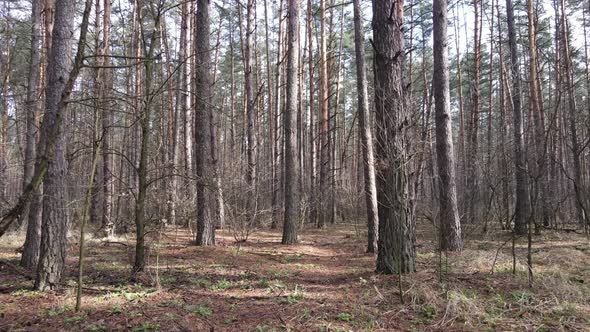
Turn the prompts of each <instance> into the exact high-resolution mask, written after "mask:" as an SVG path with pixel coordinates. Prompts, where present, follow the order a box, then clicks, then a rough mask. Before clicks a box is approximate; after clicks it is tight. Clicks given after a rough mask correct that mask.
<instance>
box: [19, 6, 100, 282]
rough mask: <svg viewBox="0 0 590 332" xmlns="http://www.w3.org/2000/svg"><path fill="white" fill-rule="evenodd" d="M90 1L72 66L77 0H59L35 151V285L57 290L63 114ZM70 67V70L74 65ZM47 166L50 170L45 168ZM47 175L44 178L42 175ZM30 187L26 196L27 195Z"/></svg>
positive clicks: (62, 243) (62, 247)
mask: <svg viewBox="0 0 590 332" xmlns="http://www.w3.org/2000/svg"><path fill="white" fill-rule="evenodd" d="M91 6H92V1H90V0H87V1H86V5H85V8H84V14H83V18H82V25H81V27H80V31H81V33H80V40H79V43H78V50H77V53H76V57H75V59H74V64H73V66H72V63H71V60H70V57H69V56H68V54H69V53H70V50H71V40H72V38H73V36H74V20H72V17H74V15H75V9H76V3H75V1H73V0H57V1H56V4H55V7H56V11H55V27H54V29H53V33H52V43H51V52H50V56H49V61H48V65H47V91H46V97H45V116H44V118H43V124H42V126H41V140H40V147H39V150H38V151H37V160H38V161H39V162H38V163H37V164H38V166H39V167H38V168H36V169H35V176H33V181H32V182H31V184H32V185H31V186H29V189H30V190H31V191H32V190H33V189H34V188H35V186H34V185H33V184H34V183H35V182H36V181H35V180H36V179H39V178H42V179H43V187H44V190H45V191H44V195H45V196H44V197H43V216H42V224H41V225H42V226H41V247H40V255H39V265H38V267H37V276H36V279H35V289H38V290H45V289H54V288H55V287H56V286H57V285H58V284H59V282H60V281H61V276H62V272H63V269H64V267H65V259H66V253H67V227H68V216H67V210H66V202H65V197H66V191H67V189H66V187H65V175H66V168H67V165H66V158H65V145H66V141H65V135H64V130H63V129H62V118H63V116H64V115H65V112H66V105H67V104H66V102H67V100H68V98H69V95H70V93H71V91H72V88H73V86H74V82H75V80H76V77H77V76H78V73H79V70H80V67H81V65H82V58H83V55H84V48H85V43H86V33H87V29H88V20H89V18H88V16H89V15H90V9H91ZM70 67H72V69H71V70H70ZM45 168H46V170H47V171H46V172H45ZM44 175H46V176H45V177H43V176H44ZM26 195H27V192H25V194H24V195H23V196H26Z"/></svg>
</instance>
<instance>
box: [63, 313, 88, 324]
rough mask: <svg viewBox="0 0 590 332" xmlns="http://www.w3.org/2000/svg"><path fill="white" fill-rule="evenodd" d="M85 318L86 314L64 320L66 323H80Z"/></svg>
mask: <svg viewBox="0 0 590 332" xmlns="http://www.w3.org/2000/svg"><path fill="white" fill-rule="evenodd" d="M84 318H86V315H85V314H81V315H76V316H72V317H66V318H64V323H75V322H79V321H82V320H84Z"/></svg>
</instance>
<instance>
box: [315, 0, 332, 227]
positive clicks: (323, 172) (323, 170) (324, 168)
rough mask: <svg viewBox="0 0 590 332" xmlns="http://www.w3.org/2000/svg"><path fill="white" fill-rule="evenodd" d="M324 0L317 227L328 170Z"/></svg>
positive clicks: (322, 221) (323, 218)
mask: <svg viewBox="0 0 590 332" xmlns="http://www.w3.org/2000/svg"><path fill="white" fill-rule="evenodd" d="M326 52H327V51H326V0H320V60H319V65H320V75H319V81H320V82H319V84H320V96H319V103H320V133H319V136H320V137H319V144H320V146H319V150H320V187H319V191H320V192H319V204H318V205H319V206H318V228H323V227H325V225H326V219H327V218H328V216H327V206H326V205H327V204H326V202H327V193H328V172H329V170H330V150H329V144H330V137H329V134H330V133H329V115H330V113H329V105H328V100H329V96H328V68H327V67H328V62H327V55H326Z"/></svg>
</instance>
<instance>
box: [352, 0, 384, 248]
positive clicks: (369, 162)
mask: <svg viewBox="0 0 590 332" xmlns="http://www.w3.org/2000/svg"><path fill="white" fill-rule="evenodd" d="M354 50H355V57H356V59H355V60H356V88H357V95H358V118H359V127H358V130H359V132H360V133H361V142H362V144H361V147H362V150H363V152H362V153H363V169H364V177H365V201H366V206H367V229H368V232H367V252H369V253H374V252H376V250H377V239H378V234H377V228H378V227H379V218H378V215H377V188H376V184H375V157H374V156H373V133H372V131H371V117H370V114H369V94H368V92H367V75H366V69H365V45H364V36H363V26H362V12H361V3H360V0H354Z"/></svg>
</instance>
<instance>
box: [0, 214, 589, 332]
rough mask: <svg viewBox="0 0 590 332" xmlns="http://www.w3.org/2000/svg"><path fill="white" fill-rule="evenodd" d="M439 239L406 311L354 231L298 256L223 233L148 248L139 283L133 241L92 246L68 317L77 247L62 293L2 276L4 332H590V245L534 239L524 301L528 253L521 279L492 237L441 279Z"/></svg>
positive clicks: (306, 239)
mask: <svg viewBox="0 0 590 332" xmlns="http://www.w3.org/2000/svg"><path fill="white" fill-rule="evenodd" d="M431 233H432V230H431V229H430V228H429V225H426V224H421V225H420V229H419V235H418V238H419V239H420V241H419V243H418V269H419V271H418V272H417V273H415V274H412V275H408V276H404V277H403V278H402V286H403V292H404V296H403V298H404V303H403V304H402V303H401V302H400V297H399V291H398V279H397V277H396V276H384V275H375V274H374V273H373V270H374V257H373V256H371V255H366V254H364V241H363V238H362V236H359V235H357V232H356V231H355V228H354V227H353V226H351V225H341V226H337V227H335V228H331V229H329V230H316V229H309V230H305V231H304V232H303V234H302V236H301V239H302V241H301V243H300V244H298V245H294V246H281V245H280V244H279V243H280V233H279V232H268V231H264V232H258V233H255V234H253V235H252V236H251V237H250V239H249V241H248V242H247V243H242V244H240V245H237V244H235V243H234V241H233V236H232V235H231V234H229V233H227V232H220V236H219V245H218V246H217V247H215V248H199V247H195V246H192V245H190V234H188V233H187V232H186V231H184V230H172V229H169V230H167V232H166V235H165V236H164V237H163V240H162V243H161V244H160V245H156V244H155V243H153V242H152V243H150V247H151V250H150V261H149V263H150V269H149V270H148V271H147V272H146V273H145V274H144V275H142V276H140V278H139V280H133V281H131V280H130V279H129V269H130V264H131V262H132V261H131V259H132V257H133V244H132V240H133V238H127V237H122V238H120V239H117V240H115V242H116V243H104V242H101V241H100V240H97V239H94V240H92V241H90V242H89V248H88V250H87V253H88V256H87V260H86V262H87V263H86V265H87V273H86V276H85V282H86V286H87V289H86V291H85V294H84V298H83V303H84V310H83V312H82V313H74V312H73V311H72V307H73V304H74V283H73V280H74V277H75V266H76V258H75V253H76V249H77V248H76V244H75V243H74V242H75V240H72V241H71V242H72V243H73V244H72V245H71V255H70V258H69V259H68V269H67V273H66V283H65V286H64V288H63V289H62V290H61V291H59V292H53V293H36V292H32V291H30V287H31V285H32V282H31V280H29V279H27V278H26V277H24V276H23V275H21V274H20V273H18V272H16V271H15V270H13V269H11V268H9V267H7V266H5V265H0V331H4V330H23V331H56V330H87V331H100V330H109V331H116V330H132V331H151V330H161V331H203V330H211V329H215V330H218V331H349V330H355V331H357V330H359V331H360V330H364V331H379V330H388V331H394V330H400V331H590V328H589V326H590V287H589V285H590V245H589V242H588V240H587V239H585V238H583V237H582V236H579V235H576V234H562V233H552V234H549V233H547V234H544V235H541V236H536V237H535V239H534V241H535V243H534V250H535V251H534V273H535V274H534V287H533V288H531V289H529V288H528V280H527V274H526V265H525V263H526V260H525V257H526V255H525V254H526V243H524V242H519V243H517V248H516V252H517V256H518V258H519V259H518V262H517V273H516V274H515V275H513V274H512V258H511V255H510V252H511V249H510V245H507V246H505V247H503V248H502V249H501V250H499V251H498V248H499V247H500V246H501V244H502V243H504V242H505V241H506V240H507V239H509V234H507V233H504V232H500V231H498V232H495V233H493V234H488V235H487V236H485V237H478V238H471V239H468V240H467V241H466V248H465V250H464V251H463V252H462V253H460V254H449V255H448V256H447V257H444V256H443V257H442V258H443V260H442V261H443V265H442V266H443V271H445V273H443V274H442V276H441V274H440V269H439V258H440V257H439V255H438V253H437V252H435V249H434V248H435V244H434V243H433V241H432V236H431ZM125 244H127V245H125ZM21 245H22V237H18V236H9V237H3V238H2V242H1V244H0V257H1V259H2V261H5V262H6V261H7V262H10V263H11V264H13V265H14V264H17V263H18V255H19V253H18V251H17V249H18V247H19V246H21ZM155 249H158V250H155ZM156 252H159V266H158V267H157V268H158V269H159V270H158V273H157V275H158V276H159V282H160V285H161V289H157V288H156V287H155V285H156V282H155V281H156V280H155V279H156V273H155V271H156V266H154V265H155V254H156ZM496 253H498V255H497V259H496V264H495V268H494V273H493V274H491V273H490V271H491V267H492V263H493V261H494V259H495V258H496ZM440 277H442V281H439V278H440Z"/></svg>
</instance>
